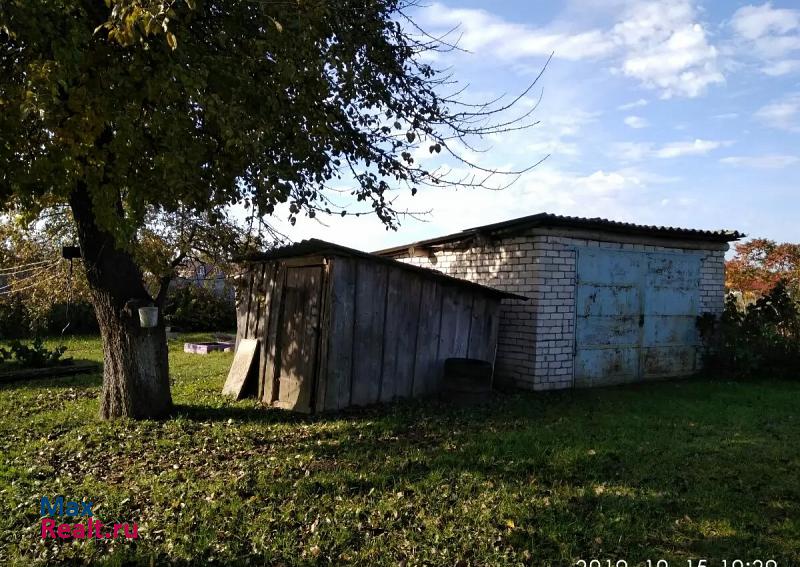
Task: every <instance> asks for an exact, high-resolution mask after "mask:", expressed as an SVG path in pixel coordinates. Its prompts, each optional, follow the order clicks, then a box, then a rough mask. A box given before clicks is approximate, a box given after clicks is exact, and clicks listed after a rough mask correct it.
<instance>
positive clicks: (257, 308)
mask: <svg viewBox="0 0 800 567" xmlns="http://www.w3.org/2000/svg"><path fill="white" fill-rule="evenodd" d="M265 268H266V264H257V265H256V266H255V267H254V269H253V281H252V284H251V285H250V307H249V309H248V314H247V338H248V339H254V338H256V334H257V333H258V326H259V321H260V320H261V290H262V289H263V282H264V270H265Z"/></svg>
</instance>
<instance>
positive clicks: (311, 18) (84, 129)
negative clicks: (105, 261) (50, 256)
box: [0, 0, 522, 245]
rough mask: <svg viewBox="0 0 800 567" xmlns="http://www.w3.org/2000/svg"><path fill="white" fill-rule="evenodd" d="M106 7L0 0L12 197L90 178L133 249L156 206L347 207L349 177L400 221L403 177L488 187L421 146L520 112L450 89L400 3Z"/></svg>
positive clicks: (490, 126)
mask: <svg viewBox="0 0 800 567" xmlns="http://www.w3.org/2000/svg"><path fill="white" fill-rule="evenodd" d="M107 4H108V6H106V5H104V4H103V3H102V2H97V1H94V0H85V1H82V2H74V1H71V0H43V1H40V2H33V3H31V2H18V1H14V2H10V3H4V7H3V8H2V11H0V30H2V31H0V46H1V47H0V65H1V66H2V67H1V68H0V71H2V76H3V78H2V80H0V132H2V133H3V144H2V147H0V165H2V167H0V202H2V203H3V205H4V206H5V207H6V208H15V209H18V210H22V211H25V212H27V213H28V214H30V215H35V214H37V213H38V212H39V211H41V210H43V208H44V207H47V206H49V205H51V204H53V203H63V202H65V201H66V200H67V199H68V197H69V194H70V192H71V191H73V190H74V188H75V186H76V184H78V183H85V184H86V187H87V190H88V192H89V194H90V195H91V199H92V203H93V207H94V211H95V216H96V220H97V222H98V224H99V226H100V227H101V228H102V229H104V230H107V231H109V232H111V233H113V234H114V235H115V236H116V238H117V241H118V243H119V244H120V245H130V244H131V243H133V242H135V240H134V238H133V237H134V235H135V234H136V231H137V230H139V228H140V227H141V226H142V225H143V224H144V222H145V220H146V218H147V215H148V214H152V213H153V212H154V211H155V213H157V214H160V213H162V212H164V213H167V214H174V213H177V212H179V211H183V213H184V214H188V215H197V216H200V215H204V216H207V217H208V220H209V222H210V223H212V224H213V222H214V221H215V220H217V218H218V216H219V215H221V214H222V211H224V210H225V209H226V208H227V207H229V206H231V205H235V204H240V203H243V204H244V205H245V206H247V207H250V208H251V210H255V211H258V213H260V214H270V213H272V212H273V211H274V210H275V207H276V206H277V205H278V204H280V203H288V206H289V210H290V215H291V220H292V221H294V219H295V218H296V217H297V215H300V214H301V213H304V214H307V215H309V216H314V215H315V214H317V213H318V212H320V211H328V212H336V213H342V214H343V213H345V212H346V211H344V210H336V209H335V208H333V207H332V205H331V204H330V202H329V199H327V198H326V196H325V194H324V191H325V189H326V188H327V187H328V186H329V183H330V182H331V181H333V180H337V179H341V178H342V177H343V176H345V177H348V178H352V180H354V181H355V183H354V184H353V189H352V193H353V195H354V197H355V198H356V200H358V201H363V202H366V203H368V204H370V205H371V209H372V211H373V212H374V213H375V214H376V215H377V216H378V217H379V218H380V220H381V221H382V222H384V223H386V224H387V225H389V226H395V223H396V216H395V213H396V211H393V210H392V207H391V201H390V199H389V198H388V192H389V189H390V182H392V181H393V182H395V183H399V184H401V185H406V186H408V187H409V188H410V189H411V190H414V191H415V190H416V189H417V187H418V186H420V185H429V184H442V183H452V182H457V183H462V184H468V185H473V184H480V180H478V181H476V180H475V179H474V178H470V179H464V178H459V179H457V180H453V179H451V178H448V177H447V175H446V171H442V170H437V171H427V170H425V169H422V168H420V167H419V166H418V165H417V164H415V160H414V158H413V156H412V152H413V150H414V149H415V148H417V147H419V146H423V147H425V148H428V150H429V151H431V152H446V153H447V152H449V153H450V154H451V155H452V156H453V157H454V159H455V158H458V155H457V154H456V152H455V151H454V149H453V148H452V146H454V145H455V144H456V143H457V142H456V141H457V140H460V139H463V138H465V137H468V136H472V135H485V134H489V133H492V132H497V131H502V130H504V129H508V128H514V127H521V126H522V124H520V123H519V122H518V121H513V120H512V121H503V120H500V121H495V122H490V121H488V120H489V119H490V118H491V117H492V116H493V115H495V114H498V115H499V113H501V112H502V111H504V110H506V109H507V107H508V105H505V104H501V103H499V102H497V103H496V104H495V105H494V106H492V105H475V106H473V105H466V104H461V103H459V102H458V100H456V99H455V98H451V97H448V96H446V95H444V94H442V93H441V91H440V87H443V86H445V85H447V84H448V82H449V81H448V78H447V77H446V76H440V75H438V74H437V72H436V71H435V70H434V69H433V68H432V67H431V66H430V65H429V64H427V63H424V62H422V61H421V60H420V58H419V57H418V56H419V55H420V54H421V53H423V52H425V51H427V50H430V49H437V48H439V47H440V44H438V42H435V41H434V40H429V39H428V38H426V37H425V36H422V39H418V38H416V37H412V36H411V35H410V34H409V33H408V32H407V29H406V28H407V27H404V26H402V25H401V23H400V22H401V21H402V14H403V9H404V8H407V4H406V3H405V2H402V1H399V0H343V1H337V2H335V3H332V2H328V1H323V0H310V1H304V2H252V1H249V0H247V1H245V0H233V1H225V2H220V1H213V0H208V1H202V0H198V1H197V2H195V1H183V2H181V1H173V2H168V3H167V2H160V1H146V0H141V1H137V0H121V1H116V2H110V3H107ZM109 7H110V8H111V9H110V10H109ZM518 118H520V119H521V118H522V117H518ZM458 159H460V158H458ZM491 173H492V172H488V174H491Z"/></svg>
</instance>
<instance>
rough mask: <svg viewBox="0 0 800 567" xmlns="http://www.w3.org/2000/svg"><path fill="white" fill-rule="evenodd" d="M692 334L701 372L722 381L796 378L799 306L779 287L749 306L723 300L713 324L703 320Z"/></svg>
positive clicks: (784, 286)
mask: <svg viewBox="0 0 800 567" xmlns="http://www.w3.org/2000/svg"><path fill="white" fill-rule="evenodd" d="M697 326H698V330H699V331H700V335H701V337H702V339H703V343H704V345H705V349H706V353H705V354H706V357H705V365H706V370H707V371H708V372H710V373H711V374H716V375H724V376H742V377H756V376H764V375H769V376H776V377H797V376H798V369H799V368H800V305H798V303H797V301H796V300H795V299H794V298H793V297H792V296H791V294H790V292H789V287H788V285H787V283H786V282H785V281H779V282H778V283H777V284H776V285H775V287H774V288H773V289H772V290H771V291H770V292H769V293H768V294H766V295H764V296H763V297H761V298H760V299H758V300H757V301H755V302H753V303H750V304H749V305H744V306H742V305H740V302H739V300H738V299H737V298H736V297H735V296H733V295H729V296H728V298H727V300H726V302H725V309H724V311H723V313H722V316H721V317H719V318H716V317H714V316H713V315H711V314H704V315H702V316H701V317H699V318H698V321H697Z"/></svg>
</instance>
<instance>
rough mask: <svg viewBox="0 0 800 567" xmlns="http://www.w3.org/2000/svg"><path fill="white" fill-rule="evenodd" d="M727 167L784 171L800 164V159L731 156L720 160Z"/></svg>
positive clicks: (793, 157) (772, 156) (771, 156)
mask: <svg viewBox="0 0 800 567" xmlns="http://www.w3.org/2000/svg"><path fill="white" fill-rule="evenodd" d="M719 161H720V163H723V164H725V165H733V166H740V167H752V168H756V169H782V168H784V167H789V166H790V165H795V164H797V163H800V157H798V156H789V155H765V156H730V157H725V158H722V159H721V160H719Z"/></svg>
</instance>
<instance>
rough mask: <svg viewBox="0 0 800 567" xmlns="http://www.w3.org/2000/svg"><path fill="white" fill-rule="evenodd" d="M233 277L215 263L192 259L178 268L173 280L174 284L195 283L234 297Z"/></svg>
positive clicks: (179, 285)
mask: <svg viewBox="0 0 800 567" xmlns="http://www.w3.org/2000/svg"><path fill="white" fill-rule="evenodd" d="M232 284H233V282H232V279H231V278H230V277H229V276H228V275H227V274H226V273H225V272H223V271H222V269H221V268H220V267H219V266H217V265H215V264H210V263H205V262H198V261H191V262H188V263H186V264H185V265H183V266H181V267H180V268H179V269H178V274H177V276H176V277H175V279H174V280H173V284H172V285H174V286H177V287H182V286H187V285H194V286H197V287H204V288H206V289H208V290H211V291H213V292H214V293H215V294H216V295H218V296H220V297H228V298H230V299H231V300H233V298H234V289H233V285H232Z"/></svg>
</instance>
